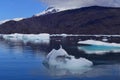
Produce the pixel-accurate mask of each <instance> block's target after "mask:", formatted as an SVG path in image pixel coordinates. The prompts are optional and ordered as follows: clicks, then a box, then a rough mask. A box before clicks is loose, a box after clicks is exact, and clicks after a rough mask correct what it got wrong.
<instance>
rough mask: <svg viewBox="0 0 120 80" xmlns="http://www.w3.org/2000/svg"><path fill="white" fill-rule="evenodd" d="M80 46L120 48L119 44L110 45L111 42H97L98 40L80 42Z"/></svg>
mask: <svg viewBox="0 0 120 80" xmlns="http://www.w3.org/2000/svg"><path fill="white" fill-rule="evenodd" d="M78 44H85V45H102V46H114V47H120V44H118V43H109V42H102V41H97V40H85V41H79V42H78Z"/></svg>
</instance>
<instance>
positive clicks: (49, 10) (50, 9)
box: [0, 7, 62, 25]
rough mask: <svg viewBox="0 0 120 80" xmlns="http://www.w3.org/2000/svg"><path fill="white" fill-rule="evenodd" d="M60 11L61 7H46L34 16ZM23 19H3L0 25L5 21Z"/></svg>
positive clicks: (19, 19)
mask: <svg viewBox="0 0 120 80" xmlns="http://www.w3.org/2000/svg"><path fill="white" fill-rule="evenodd" d="M60 11H62V9H57V8H54V7H48V8H47V9H46V10H44V11H43V12H40V13H38V14H36V15H35V16H40V15H47V14H52V13H57V12H60ZM23 19H24V18H14V19H6V20H3V21H0V25H1V24H3V23H6V22H8V21H21V20H23Z"/></svg>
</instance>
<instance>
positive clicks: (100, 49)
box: [78, 40, 120, 55]
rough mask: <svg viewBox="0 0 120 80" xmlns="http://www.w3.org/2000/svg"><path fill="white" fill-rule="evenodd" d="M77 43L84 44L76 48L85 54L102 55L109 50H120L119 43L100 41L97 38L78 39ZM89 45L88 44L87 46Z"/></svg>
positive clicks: (116, 51)
mask: <svg viewBox="0 0 120 80" xmlns="http://www.w3.org/2000/svg"><path fill="white" fill-rule="evenodd" d="M78 44H85V45H86V46H78V50H80V51H81V50H82V51H84V52H85V53H87V54H97V55H103V54H106V53H109V52H113V53H118V52H120V44H118V43H109V42H102V41H97V40H85V41H79V42H78ZM87 45H88V46H87ZM89 45H90V46H89Z"/></svg>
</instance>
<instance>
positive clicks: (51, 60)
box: [44, 47, 93, 75]
mask: <svg viewBox="0 0 120 80" xmlns="http://www.w3.org/2000/svg"><path fill="white" fill-rule="evenodd" d="M44 63H45V64H47V66H46V67H48V68H49V69H50V70H54V71H55V73H56V75H57V74H58V75H67V74H68V72H69V74H82V73H84V72H86V71H88V70H91V66H92V65H93V63H92V62H91V61H89V60H88V59H85V58H79V59H76V58H75V57H74V56H71V55H68V53H67V52H66V51H65V50H64V49H63V48H62V47H61V48H60V49H59V50H55V49H53V50H52V51H51V52H50V53H49V54H48V55H47V57H46V59H45V61H44ZM56 71H58V72H56ZM53 73H54V72H53Z"/></svg>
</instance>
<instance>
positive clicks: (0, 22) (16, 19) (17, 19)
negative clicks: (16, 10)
mask: <svg viewBox="0 0 120 80" xmlns="http://www.w3.org/2000/svg"><path fill="white" fill-rule="evenodd" d="M23 19H24V18H14V19H6V20H3V21H0V25H1V24H3V23H6V22H8V21H21V20H23Z"/></svg>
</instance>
